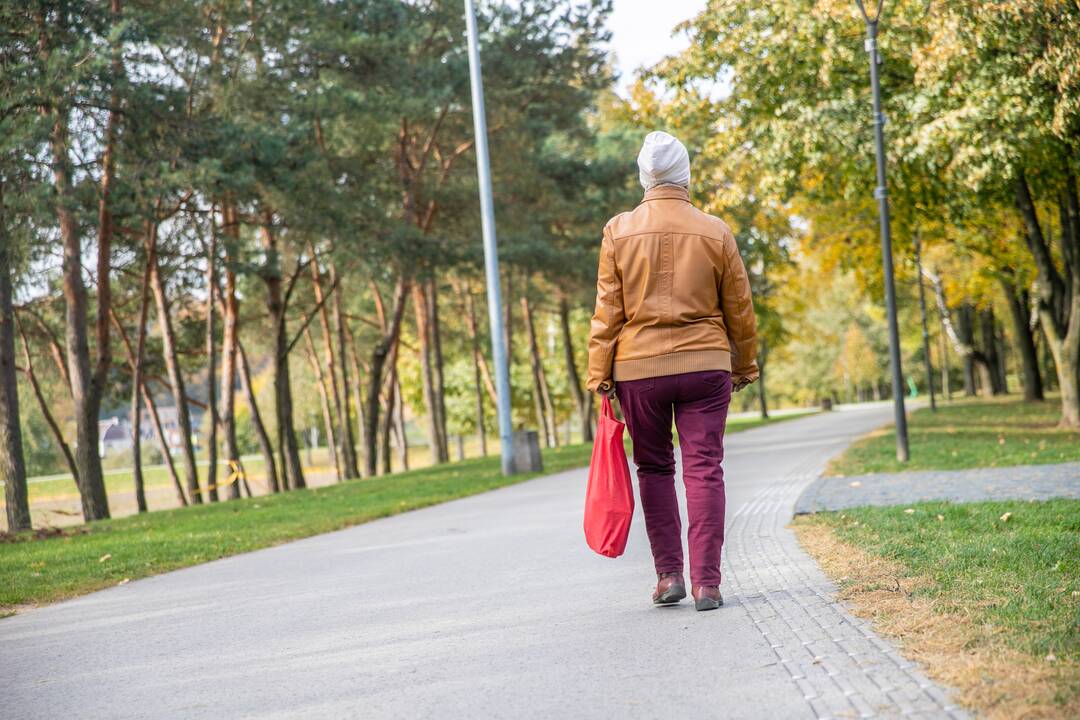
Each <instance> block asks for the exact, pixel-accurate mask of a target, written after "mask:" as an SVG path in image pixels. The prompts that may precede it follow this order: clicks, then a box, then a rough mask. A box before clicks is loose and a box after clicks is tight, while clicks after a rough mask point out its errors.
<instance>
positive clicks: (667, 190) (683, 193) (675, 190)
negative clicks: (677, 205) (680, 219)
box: [641, 184, 690, 202]
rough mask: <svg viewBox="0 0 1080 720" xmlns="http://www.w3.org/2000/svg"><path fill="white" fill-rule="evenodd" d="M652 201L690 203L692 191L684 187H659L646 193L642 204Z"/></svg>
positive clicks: (665, 185) (666, 185)
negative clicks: (681, 201)
mask: <svg viewBox="0 0 1080 720" xmlns="http://www.w3.org/2000/svg"><path fill="white" fill-rule="evenodd" d="M650 200H683V201H685V202H690V191H689V190H687V189H686V188H684V187H683V186H682V185H669V184H664V185H657V186H655V187H652V188H649V189H648V190H646V191H645V197H644V198H642V200H641V202H648V201H650Z"/></svg>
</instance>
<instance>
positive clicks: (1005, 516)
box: [998, 512, 1012, 522]
mask: <svg viewBox="0 0 1080 720" xmlns="http://www.w3.org/2000/svg"><path fill="white" fill-rule="evenodd" d="M1011 517H1012V513H1011V512H1007V513H1005V514H1004V515H1002V516H1001V517H1000V518H998V519H999V520H1001V522H1009V518H1011Z"/></svg>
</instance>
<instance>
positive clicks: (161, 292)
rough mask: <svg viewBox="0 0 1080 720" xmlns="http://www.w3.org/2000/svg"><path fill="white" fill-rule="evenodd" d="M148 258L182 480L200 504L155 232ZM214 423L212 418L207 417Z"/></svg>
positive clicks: (189, 414) (185, 405)
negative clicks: (177, 435)
mask: <svg viewBox="0 0 1080 720" xmlns="http://www.w3.org/2000/svg"><path fill="white" fill-rule="evenodd" d="M150 243H151V244H150V246H149V247H148V248H147V257H148V258H152V259H151V260H149V261H148V264H149V265H150V287H151V288H152V289H153V291H154V303H155V304H156V306H157V316H158V326H159V327H160V328H161V341H162V350H163V353H164V356H165V369H166V370H167V371H168V374H169V386H170V389H171V390H172V396H173V402H174V403H175V404H176V421H177V425H179V426H180V450H181V453H182V457H183V460H184V478H185V480H186V482H187V489H188V496H189V497H190V498H191V502H192V503H194V504H195V505H198V504H200V503H201V502H202V501H203V498H202V489H201V488H200V487H199V474H198V470H197V469H196V467H195V448H194V446H193V445H192V442H191V434H192V433H191V411H190V410H189V409H188V403H187V390H186V389H185V387H184V377H183V373H181V372H180V358H179V355H178V353H177V350H176V335H175V334H174V333H173V326H172V316H171V315H170V314H169V300H168V297H167V296H166V295H165V282H164V281H163V280H162V277H161V261H160V260H159V259H158V256H157V249H156V248H157V241H156V230H155V231H154V234H153V236H152V237H151V239H150ZM210 422H213V418H210Z"/></svg>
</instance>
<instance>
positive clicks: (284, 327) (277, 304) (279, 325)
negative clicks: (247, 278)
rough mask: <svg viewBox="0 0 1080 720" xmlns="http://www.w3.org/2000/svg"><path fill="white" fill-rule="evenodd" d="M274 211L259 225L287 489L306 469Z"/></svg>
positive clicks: (295, 487) (298, 484) (298, 483)
mask: <svg viewBox="0 0 1080 720" xmlns="http://www.w3.org/2000/svg"><path fill="white" fill-rule="evenodd" d="M271 222H272V214H271V213H270V211H265V212H264V213H263V223H262V225H261V226H260V228H259V231H260V233H261V234H262V239H263V249H264V250H265V251H266V263H265V265H264V267H263V282H264V283H265V284H266V309H267V311H268V312H269V313H270V324H271V326H272V327H273V340H274V346H273V348H274V349H273V355H272V357H273V359H274V366H273V367H274V411H275V417H276V419H277V432H278V455H279V459H280V463H281V471H282V475H283V478H284V482H283V487H284V488H285V489H286V490H299V489H300V488H303V487H306V483H305V482H304V471H303V467H302V466H301V464H300V446H299V444H298V443H297V439H296V426H295V424H294V422H293V402H292V383H291V380H290V378H289V337H288V331H289V328H288V322H287V320H286V313H287V311H288V307H287V299H286V297H285V293H284V291H283V288H282V276H281V255H280V250H279V248H278V241H277V236H276V235H275V234H274V232H273V230H272V229H271V227H270V226H271Z"/></svg>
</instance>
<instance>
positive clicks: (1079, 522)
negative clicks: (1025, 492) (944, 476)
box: [800, 500, 1080, 692]
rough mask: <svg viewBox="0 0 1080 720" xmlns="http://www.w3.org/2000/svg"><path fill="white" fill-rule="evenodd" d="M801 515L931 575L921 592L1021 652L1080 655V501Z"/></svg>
mask: <svg viewBox="0 0 1080 720" xmlns="http://www.w3.org/2000/svg"><path fill="white" fill-rule="evenodd" d="M908 509H912V510H914V512H911V513H909V512H907V510H908ZM1006 513H1008V514H1009V515H1008V516H1007V519H1004V520H1003V519H1002V518H1003V517H1004V516H1006ZM939 516H940V519H939ZM800 522H822V523H826V524H827V525H829V526H831V527H832V529H833V530H834V531H835V532H836V534H837V535H838V537H839V538H840V540H842V541H844V542H847V543H851V544H852V545H855V546H856V547H858V548H860V549H861V550H863V551H865V552H868V553H870V554H872V555H877V556H880V557H884V558H887V559H890V560H894V561H897V562H899V563H900V564H901V565H903V566H904V567H905V568H907V569H908V570H909V571H910V573H911V574H912V575H915V576H918V577H921V578H925V579H928V580H929V582H928V583H927V584H926V585H925V586H924V587H921V588H919V589H916V590H914V591H913V592H914V593H916V594H925V595H927V596H929V597H930V598H931V599H932V600H934V602H935V606H936V607H938V608H940V609H941V610H943V611H945V612H950V611H955V612H957V613H958V614H959V615H961V616H964V617H966V618H967V621H969V622H972V623H975V624H976V625H977V626H980V628H981V629H984V630H987V631H988V633H989V634H992V635H994V636H996V637H999V638H1001V639H1002V640H1004V641H1005V642H1006V643H1007V644H1008V645H1010V646H1012V647H1014V648H1016V649H1018V650H1020V651H1023V652H1026V653H1030V654H1031V655H1033V656H1035V657H1037V658H1044V657H1046V656H1047V655H1049V654H1053V655H1055V656H1056V657H1057V658H1059V659H1061V660H1066V659H1071V660H1080V500H1050V501H1045V502H1020V501H1015V502H982V503H964V504H955V503H919V504H916V505H911V506H907V507H903V506H901V507H881V508H855V509H851V510H845V511H843V512H842V513H822V514H820V515H815V516H813V517H812V518H808V519H807V520H800ZM1073 690H1074V691H1076V692H1080V687H1078V688H1073Z"/></svg>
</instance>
